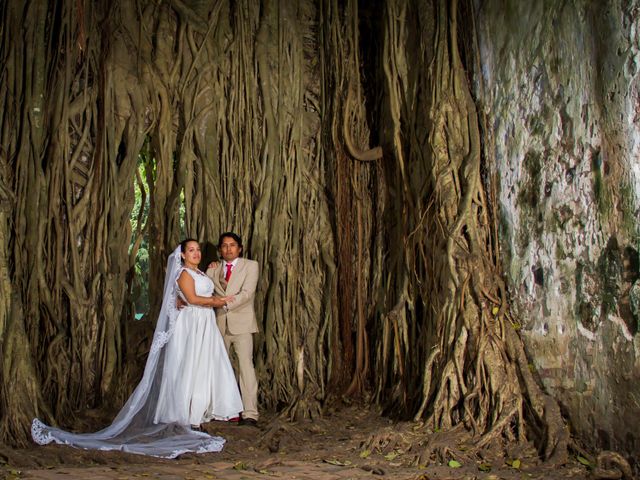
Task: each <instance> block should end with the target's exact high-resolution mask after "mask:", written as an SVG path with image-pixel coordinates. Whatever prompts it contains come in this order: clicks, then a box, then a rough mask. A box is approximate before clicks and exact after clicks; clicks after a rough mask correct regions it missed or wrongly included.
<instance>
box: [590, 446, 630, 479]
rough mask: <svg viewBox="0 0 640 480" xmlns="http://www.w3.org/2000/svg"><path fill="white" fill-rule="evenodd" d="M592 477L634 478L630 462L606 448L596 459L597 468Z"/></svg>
mask: <svg viewBox="0 0 640 480" xmlns="http://www.w3.org/2000/svg"><path fill="white" fill-rule="evenodd" d="M592 478H593V479H594V480H600V479H612V480H618V479H622V480H632V479H633V473H632V471H631V466H630V465H629V462H627V460H626V459H625V458H624V457H623V456H622V455H620V454H619V453H616V452H611V451H608V450H605V451H603V452H600V454H599V455H598V458H597V459H596V468H594V470H593V473H592Z"/></svg>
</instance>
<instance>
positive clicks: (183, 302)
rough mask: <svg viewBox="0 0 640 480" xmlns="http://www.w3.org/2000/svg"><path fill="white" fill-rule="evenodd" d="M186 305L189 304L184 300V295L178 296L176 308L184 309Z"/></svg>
mask: <svg viewBox="0 0 640 480" xmlns="http://www.w3.org/2000/svg"><path fill="white" fill-rule="evenodd" d="M186 306H187V304H186V303H185V301H184V300H182V297H180V296H178V298H177V299H176V308H177V309H178V310H182V309H183V308H184V307H186Z"/></svg>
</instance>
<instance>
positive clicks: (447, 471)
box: [0, 406, 589, 480]
mask: <svg viewBox="0 0 640 480" xmlns="http://www.w3.org/2000/svg"><path fill="white" fill-rule="evenodd" d="M206 430H207V431H208V432H209V433H212V434H216V435H221V436H223V437H224V438H226V439H227V444H226V446H225V449H224V450H223V451H222V452H220V453H208V454H202V455H196V454H189V455H183V456H181V457H179V458H178V459H175V460H162V459H156V458H151V457H144V456H140V455H132V454H125V453H119V452H99V451H85V450H77V449H73V448H70V447H65V446H60V445H48V446H45V447H40V446H37V445H34V446H33V447H30V448H28V449H19V450H16V449H9V448H6V447H5V448H2V449H0V464H2V465H1V470H0V475H2V476H3V478H25V479H68V480H71V479H91V480H102V479H163V480H169V479H229V480H240V479H258V478H260V479H269V478H283V479H336V480H341V479H364V478H367V479H372V480H373V479H378V478H379V479H382V478H386V479H415V480H444V479H467V480H472V479H476V480H481V479H486V480H498V479H505V480H515V479H517V480H529V479H567V478H571V479H587V478H588V477H589V470H588V469H587V467H586V466H584V465H582V464H581V463H579V462H578V461H577V459H576V458H572V459H571V460H570V462H569V463H568V464H567V465H565V466H564V467H562V468H560V469H558V468H550V467H549V466H545V465H544V464H543V463H540V461H539V460H538V459H537V458H536V457H535V454H534V452H533V451H532V450H528V452H529V453H528V454H527V453H525V452H518V453H516V454H514V456H517V457H518V458H511V459H505V458H499V459H496V458H494V459H493V460H492V461H491V462H489V461H488V460H487V459H484V460H483V459H471V458H462V457H458V459H453V458H452V459H451V460H456V461H458V462H459V464H460V466H457V465H456V464H453V466H450V465H449V464H448V462H447V461H446V459H445V460H444V461H441V462H439V461H437V460H435V459H432V460H430V461H427V462H425V463H426V464H422V465H420V464H419V463H420V461H418V460H417V459H418V454H419V452H420V447H421V444H422V445H424V442H425V441H428V435H426V434H425V433H424V432H423V431H422V430H419V429H417V428H416V426H415V425H414V424H412V423H410V422H393V421H391V420H389V419H386V418H384V417H380V416H379V415H378V414H377V413H375V412H371V411H362V410H360V409H358V408H356V407H353V406H352V407H345V408H342V409H340V410H338V411H332V412H329V413H328V414H326V415H325V416H324V417H323V418H321V419H318V420H315V421H314V422H311V421H303V422H293V423H292V422H288V421H285V420H282V419H279V418H277V417H275V416H273V415H271V416H269V415H264V416H263V418H262V419H261V421H260V423H259V425H258V427H252V426H238V425H235V424H228V423H222V422H212V423H210V424H207V425H206ZM451 441H452V442H455V438H453V437H452V439H451ZM452 450H454V449H452ZM456 451H458V452H459V451H460V449H457V450H456ZM514 460H517V462H516V463H515V465H516V466H517V467H518V468H514V462H513V461H514Z"/></svg>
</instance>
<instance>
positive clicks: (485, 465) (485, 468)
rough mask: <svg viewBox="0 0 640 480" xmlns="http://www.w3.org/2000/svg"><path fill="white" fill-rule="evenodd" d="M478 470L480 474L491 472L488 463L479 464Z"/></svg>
mask: <svg viewBox="0 0 640 480" xmlns="http://www.w3.org/2000/svg"><path fill="white" fill-rule="evenodd" d="M478 470H480V471H481V472H490V471H491V464H489V463H481V464H480V465H478Z"/></svg>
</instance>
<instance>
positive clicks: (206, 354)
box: [31, 239, 242, 458]
mask: <svg viewBox="0 0 640 480" xmlns="http://www.w3.org/2000/svg"><path fill="white" fill-rule="evenodd" d="M200 258H201V253H200V245H199V244H198V242H197V241H196V240H193V239H187V240H184V241H183V242H182V243H181V244H180V245H178V247H177V248H176V249H175V250H174V251H173V253H172V254H171V255H169V260H168V262H167V273H166V276H165V281H164V293H163V297H162V308H161V309H160V314H159V316H158V322H157V324H156V329H155V333H154V335H153V342H152V344H151V350H150V351H149V357H148V358H147V363H146V365H145V369H144V374H143V376H142V380H140V383H139V384H138V386H137V387H136V389H135V390H134V392H133V394H132V395H131V397H129V400H127V402H126V403H125V405H124V407H122V409H121V410H120V412H119V413H118V415H117V416H116V418H115V419H114V420H113V423H112V424H111V425H109V426H108V427H107V428H105V429H103V430H100V431H98V432H95V433H70V432H66V431H64V430H60V429H58V428H54V427H49V426H47V425H45V424H44V423H42V422H41V421H40V420H38V419H37V418H36V419H34V420H33V423H32V425H31V436H32V437H33V439H34V441H35V442H36V443H38V444H40V445H45V444H48V443H51V442H56V443H61V444H66V445H71V446H74V447H79V448H88V449H99V450H122V451H124V452H130V453H138V454H143V455H153V456H156V457H166V458H175V457H177V456H178V455H181V454H183V453H186V452H196V453H204V452H219V451H220V450H222V447H223V445H224V442H225V440H224V439H223V438H221V437H215V436H211V435H209V434H207V433H205V432H202V431H200V424H201V423H204V422H208V421H210V420H211V419H216V420H228V419H230V418H232V417H237V416H238V415H239V413H240V412H241V411H242V400H241V398H240V392H239V391H238V385H237V383H236V379H235V375H234V373H233V368H232V367H231V363H230V362H229V357H228V355H227V351H226V349H225V346H224V341H223V339H222V336H221V335H220V332H219V331H218V327H217V325H216V319H215V313H214V310H213V308H212V307H221V306H223V305H225V304H226V303H231V302H232V301H233V298H232V297H213V296H212V295H213V282H212V281H211V280H210V279H209V277H207V276H206V275H205V274H204V273H202V272H201V271H200V270H198V263H199V262H200ZM178 295H179V296H180V297H181V300H182V301H183V302H185V303H186V306H185V307H184V308H181V309H180V310H178V309H177V308H176V299H177V297H178Z"/></svg>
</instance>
